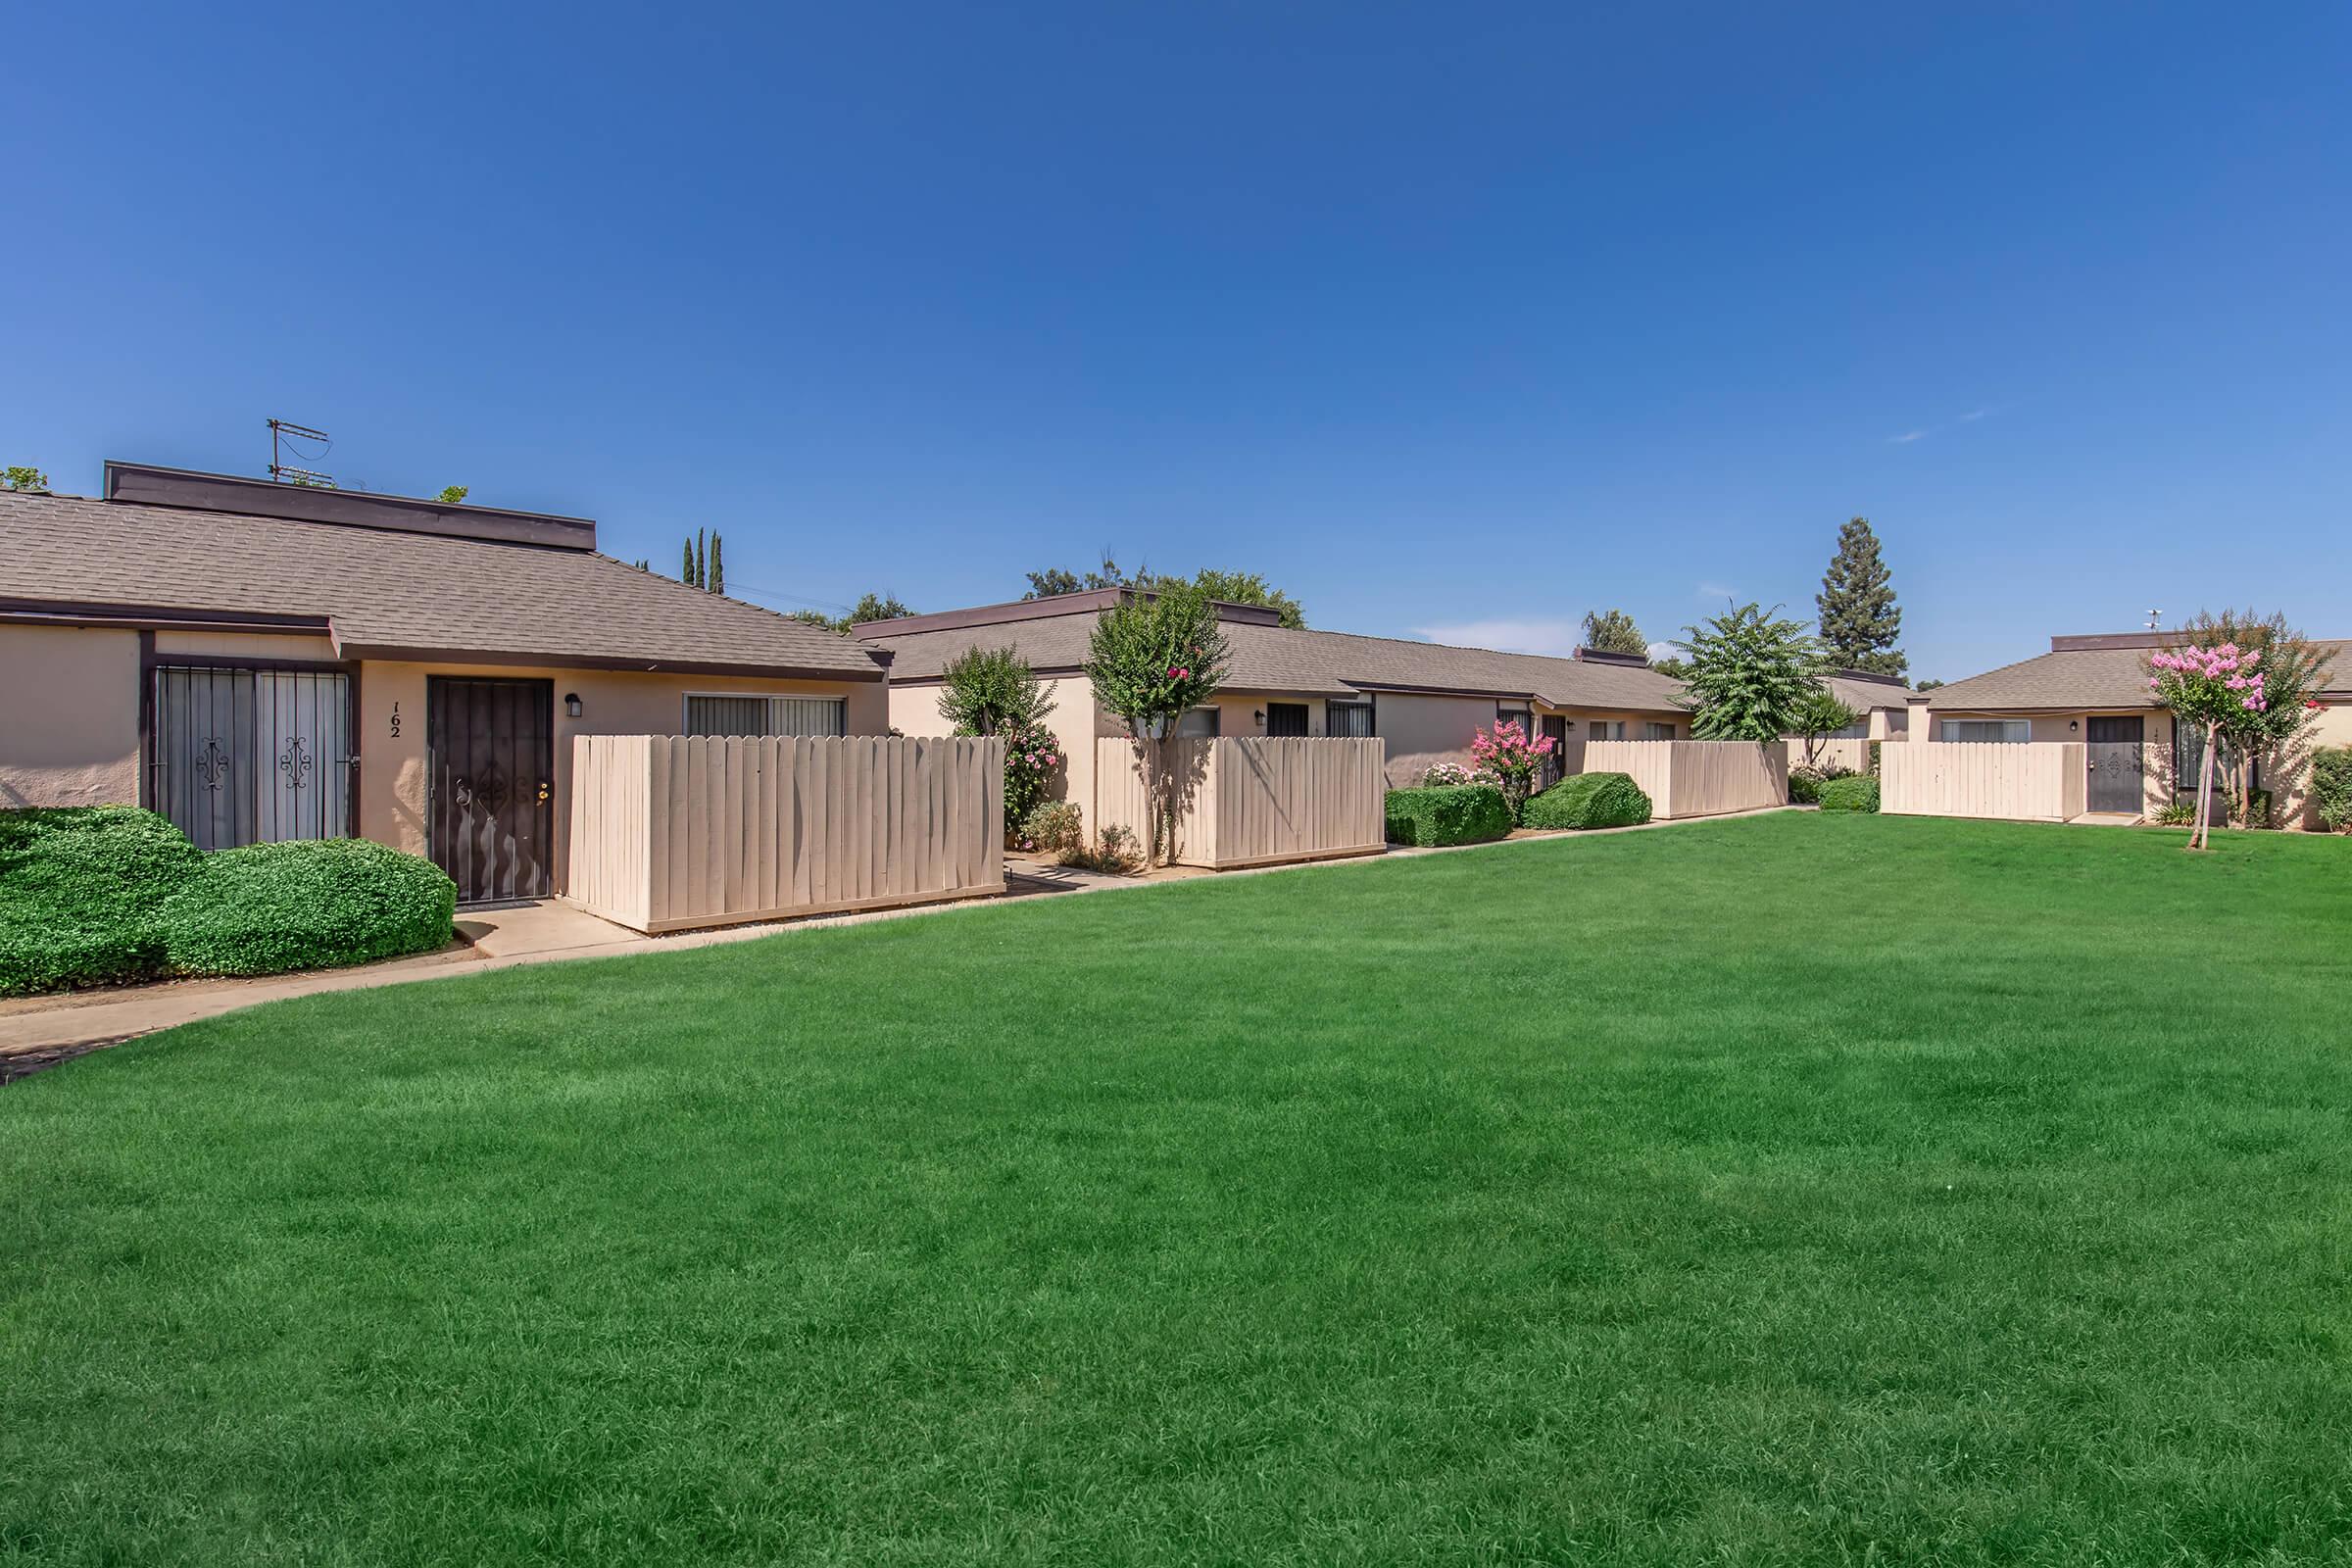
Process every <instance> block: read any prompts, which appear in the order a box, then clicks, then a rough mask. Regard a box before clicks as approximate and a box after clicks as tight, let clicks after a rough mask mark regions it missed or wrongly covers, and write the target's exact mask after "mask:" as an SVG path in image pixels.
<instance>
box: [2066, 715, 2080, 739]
mask: <svg viewBox="0 0 2352 1568" xmlns="http://www.w3.org/2000/svg"><path fill="white" fill-rule="evenodd" d="M2081 728H2082V720H2081V719H2079V718H2070V719H2068V720H2067V721H2066V732H2067V733H2068V734H2069V735H2072V734H2073V733H2074V732H2075V731H2077V730H2079V729H2081Z"/></svg>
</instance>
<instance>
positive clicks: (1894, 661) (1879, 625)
mask: <svg viewBox="0 0 2352 1568" xmlns="http://www.w3.org/2000/svg"><path fill="white" fill-rule="evenodd" d="M1892 579H1893V573H1891V572H1889V571H1888V570H1887V563H1886V562H1885V561H1883V560H1882V559H1880V556H1879V536H1878V535H1877V534H1875V533H1873V532H1872V531H1871V527H1870V519H1869V518H1868V517H1849V518H1847V519H1846V521H1845V522H1844V524H1843V525H1841V526H1840V527H1839V528H1838V554H1837V555H1836V556H1834V557H1832V558H1831V560H1830V569H1829V570H1828V571H1826V572H1824V573H1823V574H1822V578H1821V592H1820V593H1818V594H1816V595H1815V596H1814V599H1813V604H1814V608H1815V609H1817V610H1819V611H1820V612H1821V640H1822V641H1823V643H1825V644H1827V645H1828V649H1829V655H1828V657H1829V660H1830V662H1832V663H1833V664H1835V665H1836V666H1837V667H1838V668H1839V669H1860V670H1867V671H1869V672H1870V673H1872V674H1874V675H1897V676H1899V675H1901V674H1902V673H1903V671H1904V669H1905V668H1906V667H1908V666H1909V664H1910V661H1909V660H1908V659H1905V658H1904V657H1903V655H1902V653H1901V652H1900V651H1899V650H1898V649H1897V648H1896V647H1895V646H1894V643H1895V639H1896V637H1898V636H1899V635H1901V633H1902V629H1903V612H1902V610H1901V608H1900V607H1898V606H1897V605H1896V604H1895V602H1894V588H1893V583H1892Z"/></svg>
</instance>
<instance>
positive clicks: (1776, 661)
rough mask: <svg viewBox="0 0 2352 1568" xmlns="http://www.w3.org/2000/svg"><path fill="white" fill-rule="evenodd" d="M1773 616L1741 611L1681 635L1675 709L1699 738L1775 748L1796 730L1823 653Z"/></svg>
mask: <svg viewBox="0 0 2352 1568" xmlns="http://www.w3.org/2000/svg"><path fill="white" fill-rule="evenodd" d="M1780 609H1781V607H1780V606H1778V605H1775V606H1773V607H1772V609H1771V610H1770V611H1765V610H1762V609H1759V608H1758V607H1757V606H1756V605H1754V604H1752V603H1750V604H1745V605H1741V606H1740V607H1738V608H1737V609H1735V610H1733V611H1732V612H1731V613H1729V614H1724V615H1717V616H1716V617H1714V618H1713V619H1712V620H1709V621H1707V622H1706V623H1704V624H1703V625H1698V626H1685V627H1684V628H1683V632H1684V636H1683V638H1682V640H1680V641H1678V642H1677V643H1675V645H1674V646H1675V647H1677V648H1679V649H1681V650H1682V651H1683V659H1682V661H1681V666H1682V681H1683V697H1682V703H1683V706H1684V707H1686V708H1688V709H1690V710H1691V734H1692V735H1694V736H1696V737H1697V738H1698V739H1700V740H1702V741H1777V740H1779V739H1780V738H1781V737H1782V736H1784V735H1789V734H1792V733H1794V732H1795V731H1796V727H1797V716H1798V714H1799V713H1800V712H1802V711H1803V710H1804V707H1805V705H1806V704H1807V703H1808V702H1810V701H1811V700H1812V699H1813V697H1814V696H1815V694H1817V693H1818V692H1820V690H1821V684H1820V677H1821V674H1822V671H1823V669H1824V667H1825V663H1826V650H1825V649H1824V648H1823V646H1822V644H1821V640H1820V639H1819V638H1817V637H1815V636H1813V635H1812V634H1811V633H1809V632H1807V631H1806V630H1805V628H1804V623H1803V622H1801V621H1794V620H1785V619H1781V618H1779V616H1780ZM1849 722H1850V721H1849ZM1840 727H1842V726H1840Z"/></svg>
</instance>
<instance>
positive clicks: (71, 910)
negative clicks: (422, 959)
mask: <svg viewBox="0 0 2352 1568" xmlns="http://www.w3.org/2000/svg"><path fill="white" fill-rule="evenodd" d="M457 899H458V890H457V888H456V886H455V885H454V884H453V883H452V882H451V881H450V880H449V878H448V877H447V876H445V875H443V874H442V871H441V868H440V867H439V866H436V865H434V864H433V863H432V862H431V861H430V860H423V859H419V858H417V857H416V856H413V855H402V854H401V853H400V852H399V851H397V850H388V849H385V848H384V847H383V846H382V845H380V844H369V843H366V842H364V841H362V840H358V839H328V840H320V841H315V842H306V843H298V844H257V845H254V846H252V847H251V848H249V849H242V850H228V851H225V852H223V853H221V854H219V855H210V856H208V855H205V854H203V853H202V852H200V851H199V850H197V848H196V847H195V846H194V845H193V844H190V843H189V842H188V839H187V835H185V834H184V833H182V832H180V831H179V829H177V828H175V827H173V826H172V824H171V822H170V821H169V820H167V819H166V818H164V817H162V816H159V815H157V814H156V813H155V812H153V811H143V810H140V809H138V808H136V807H131V806H88V807H67V808H62V809H35V810H19V811H0V996H15V995H19V994H22V993H29V992H38V991H67V990H72V989H74V988H76V987H80V986H102V985H122V984H126V983H130V982H133V981H139V980H154V979H159V978H161V977H163V976H165V975H172V974H212V975H229V974H276V973H280V972H282V971H284V970H287V969H309V968H326V967H339V966H341V965H344V964H353V963H366V962H368V960H369V959H371V958H387V957H393V956H398V955H401V954H407V953H420V952H424V951H427V950H429V949H432V948H437V947H440V946H441V945H442V944H443V943H445V942H447V941H448V940H449V939H450V927H451V920H452V918H453V917H454V915H455V913H456V910H457Z"/></svg>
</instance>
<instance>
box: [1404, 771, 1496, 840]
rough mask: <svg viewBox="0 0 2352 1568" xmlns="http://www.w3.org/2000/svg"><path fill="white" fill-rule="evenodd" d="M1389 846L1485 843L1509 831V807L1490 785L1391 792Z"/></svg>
mask: <svg viewBox="0 0 2352 1568" xmlns="http://www.w3.org/2000/svg"><path fill="white" fill-rule="evenodd" d="M1388 818H1389V842H1390V843H1392V844H1415V845H1422V846H1428V845H1436V844H1485V843H1488V842H1489V841H1491V840H1494V839H1498V838H1502V837H1504V836H1505V835H1506V834H1508V833H1509V832H1510V831H1511V809H1510V808H1509V807H1508V806H1506V805H1504V804H1503V799H1502V791H1500V790H1498V789H1496V788H1495V786H1493V785H1492V784H1444V785H1438V786H1435V787H1429V788H1423V789H1416V790H1391V791H1389V801H1388Z"/></svg>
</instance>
